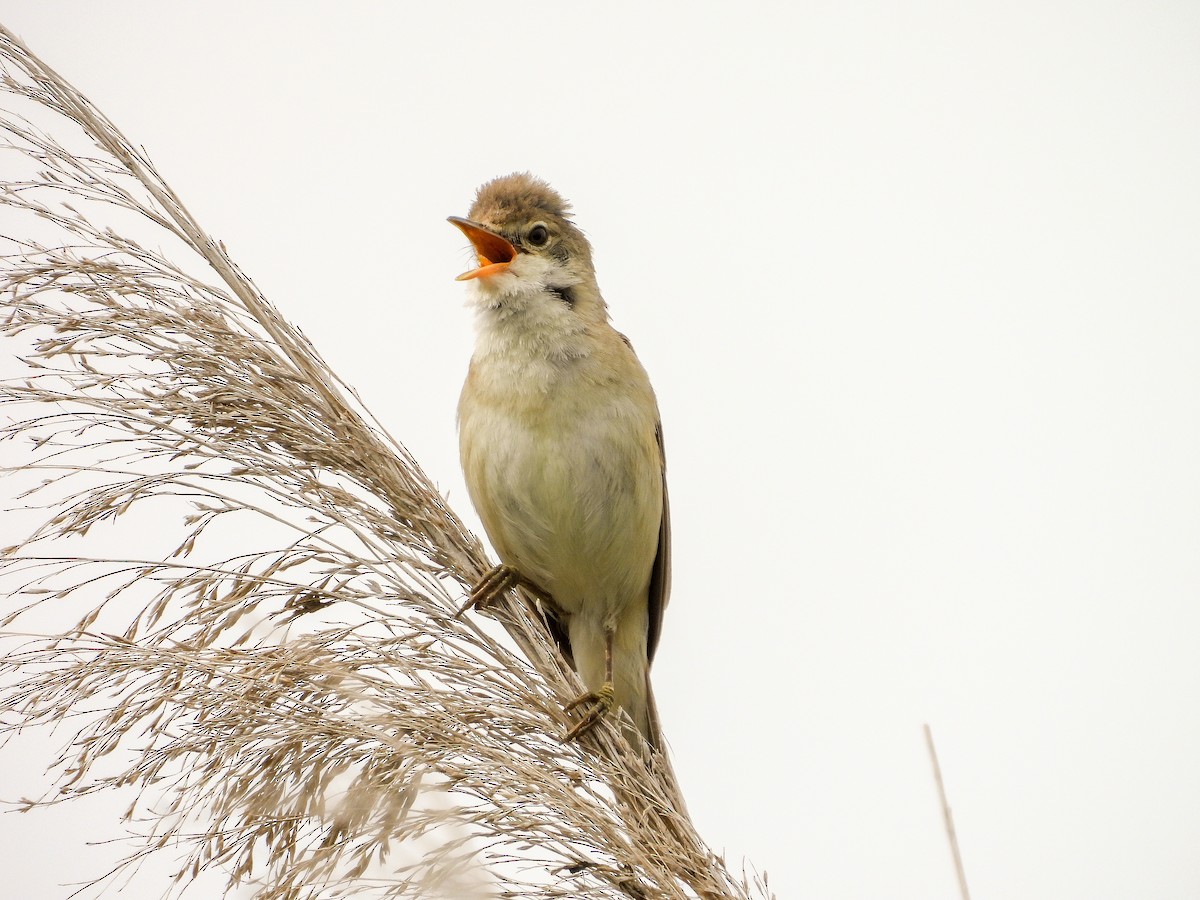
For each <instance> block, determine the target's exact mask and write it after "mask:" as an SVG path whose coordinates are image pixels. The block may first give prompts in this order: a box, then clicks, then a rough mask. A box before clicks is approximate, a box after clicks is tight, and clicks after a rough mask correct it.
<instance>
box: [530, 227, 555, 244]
mask: <svg viewBox="0 0 1200 900" xmlns="http://www.w3.org/2000/svg"><path fill="white" fill-rule="evenodd" d="M525 240H527V241H528V242H529V245H530V246H531V247H545V246H546V242H547V241H549V240H550V232H549V230H548V229H547V228H546V226H545V225H534V226H533V227H532V228H530V229H529V234H527V235H525Z"/></svg>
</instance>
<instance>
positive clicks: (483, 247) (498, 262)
mask: <svg viewBox="0 0 1200 900" xmlns="http://www.w3.org/2000/svg"><path fill="white" fill-rule="evenodd" d="M448 221H449V222H450V224H451V225H454V226H455V227H456V228H458V230H459V231H461V232H462V233H463V234H465V235H466V236H467V239H468V240H470V242H471V246H472V247H474V248H475V255H476V256H478V257H479V268H478V269H472V270H471V271H470V272H463V273H462V274H461V275H459V276H458V278H456V279H455V281H468V280H470V279H472V278H489V277H491V276H492V275H499V274H500V273H501V272H503V271H505V270H506V269H508V267H509V265H511V264H512V261H513V260H514V259H516V258H517V248H516V247H514V246H513V245H512V244H510V243H509V242H508V241H506V240H505V239H504V238H502V237H500V235H498V234H495V233H493V232H491V231H488V230H487V229H486V228H484V227H483V226H482V225H479V224H477V223H475V222H472V221H471V220H470V219H460V218H459V217H458V216H450V218H449V219H448Z"/></svg>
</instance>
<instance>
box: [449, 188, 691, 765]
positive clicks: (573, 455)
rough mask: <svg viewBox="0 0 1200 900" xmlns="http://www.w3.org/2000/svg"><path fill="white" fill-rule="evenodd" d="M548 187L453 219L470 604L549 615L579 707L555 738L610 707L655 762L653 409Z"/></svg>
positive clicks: (666, 539) (657, 461) (659, 495)
mask: <svg viewBox="0 0 1200 900" xmlns="http://www.w3.org/2000/svg"><path fill="white" fill-rule="evenodd" d="M570 215H571V214H570V206H569V205H568V204H567V202H566V201H564V200H563V198H562V197H561V196H559V194H557V193H556V192H555V191H554V190H553V189H552V188H551V187H550V186H549V185H548V184H546V183H545V182H544V181H540V180H538V179H536V178H534V177H533V176H531V175H528V174H514V175H509V176H506V177H504V178H497V179H496V180H495V181H492V182H489V183H488V184H485V185H484V186H483V187H481V188H480V189H479V192H478V194H477V196H476V198H475V202H474V204H473V205H472V206H471V210H470V218H469V219H461V218H457V217H451V218H450V221H451V222H452V223H453V224H454V225H456V226H458V228H460V229H461V230H462V231H463V233H464V234H466V236H467V237H468V238H469V239H470V241H471V244H472V245H473V247H474V250H475V253H476V255H477V256H478V259H479V267H478V268H476V269H473V270H472V271H469V272H466V273H464V274H462V275H460V276H459V279H460V280H465V281H468V282H469V286H470V289H469V294H468V296H469V299H470V303H471V305H473V306H474V308H475V310H476V313H477V323H478V336H477V341H476V345H475V353H474V356H473V357H472V359H471V367H470V371H469V372H468V374H467V381H466V384H465V385H464V387H463V391H462V397H461V399H460V400H459V405H458V424H459V449H460V453H461V457H462V466H463V472H464V474H465V476H466V482H467V488H468V490H469V492H470V495H471V501H472V502H473V503H474V504H475V508H476V510H478V512H479V517H480V518H481V519H482V520H483V527H484V528H485V529H486V530H487V533H488V537H489V538H490V539H491V542H492V545H493V546H494V547H495V548H496V552H497V553H498V554H499V556H500V559H501V562H502V563H503V565H501V566H499V567H497V569H495V570H493V572H491V573H489V575H488V577H487V578H485V579H484V581H483V582H482V583H481V584H480V586H479V587H478V588H476V590H475V591H474V592H473V594H472V601H473V602H486V600H487V599H489V598H490V597H491V596H494V595H495V594H497V593H499V592H500V591H502V590H504V589H506V588H507V587H509V586H511V585H512V584H514V583H516V582H517V581H522V582H524V583H526V584H527V585H529V586H530V587H531V588H532V589H533V590H534V591H535V592H536V593H539V594H541V595H542V596H543V598H545V599H548V600H549V601H550V606H551V610H552V614H553V615H554V616H556V617H557V619H558V624H559V625H560V626H561V631H563V632H565V635H566V638H567V641H568V643H569V647H567V648H565V649H566V650H567V651H568V653H569V658H571V659H572V664H573V665H574V667H575V669H576V671H577V672H578V673H579V675H580V677H581V678H582V679H583V682H584V684H585V685H586V686H587V687H588V690H589V693H588V694H585V695H584V696H583V697H580V698H578V699H577V700H576V701H575V702H573V703H571V704H569V705H568V707H567V711H570V710H571V709H573V708H575V707H579V706H585V707H587V713H586V714H585V716H584V718H583V719H582V721H580V722H579V723H578V724H577V725H576V726H575V727H574V728H573V729H572V730H571V732H570V733H569V734H568V738H573V737H575V736H577V735H578V734H580V733H582V732H583V731H586V730H587V729H588V728H590V727H591V726H592V725H593V724H595V722H596V721H597V720H598V719H599V718H600V717H601V716H603V715H604V714H605V713H606V712H607V711H608V709H609V708H610V707H611V706H612V704H613V703H614V702H615V703H616V704H617V705H618V706H620V707H621V708H622V709H624V710H625V712H627V713H628V714H629V717H630V718H631V719H632V720H633V723H634V725H636V726H637V730H638V732H639V733H640V734H641V735H642V736H643V737H645V739H646V740H647V741H648V742H649V744H650V745H651V746H652V747H655V748H658V747H660V746H661V735H660V733H659V725H658V717H657V714H656V712H655V709H654V700H653V695H652V694H651V691H650V680H649V672H650V661H651V660H652V659H653V658H654V650H655V648H656V646H657V644H658V638H659V633H660V631H661V628H662V617H663V610H664V609H665V607H666V605H667V597H668V593H669V590H670V547H671V541H670V528H669V519H668V512H667V490H666V481H665V478H664V472H665V468H664V465H665V464H664V458H663V447H662V429H661V425H660V422H659V415H658V405H657V403H656V401H655V398H654V391H653V390H652V389H651V387H650V380H649V378H648V377H647V376H646V372H645V370H644V369H643V368H642V366H641V363H639V362H638V359H637V356H636V355H634V352H633V349H632V347H631V346H630V344H629V341H628V340H627V339H626V338H625V337H624V336H623V335H621V334H619V333H618V332H617V331H616V330H615V329H614V328H613V327H612V325H610V324H609V321H608V307H607V306H606V305H605V303H604V299H603V298H602V297H601V296H600V289H599V288H598V287H597V284H596V274H595V271H594V269H593V267H592V250H591V246H590V245H589V244H588V241H587V238H585V237H584V236H583V233H582V232H581V231H580V230H579V229H578V228H577V227H576V226H575V225H574V224H573V223H572V221H571V218H570Z"/></svg>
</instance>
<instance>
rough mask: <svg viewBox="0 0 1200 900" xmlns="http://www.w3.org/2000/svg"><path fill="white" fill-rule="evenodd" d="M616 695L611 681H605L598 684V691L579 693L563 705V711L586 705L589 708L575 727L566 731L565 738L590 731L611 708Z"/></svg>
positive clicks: (575, 736) (572, 737)
mask: <svg viewBox="0 0 1200 900" xmlns="http://www.w3.org/2000/svg"><path fill="white" fill-rule="evenodd" d="M615 696H616V691H615V690H614V689H613V684H612V682H611V681H606V682H604V684H602V685H600V690H598V691H588V692H587V693H586V694H580V695H579V696H578V697H576V698H575V699H574V700H572V701H571V702H570V703H568V704H567V705H566V706H564V707H563V712H568V713H569V712H570V711H571V710H573V709H577V708H579V707H581V706H585V705H586V706H588V707H589V709H588V711H587V713H586V714H585V715H584V717H583V718H582V719H581V720H580V721H579V722H577V723H576V724H575V727H574V728H572V729H571V730H570V731H568V732H567V740H568V741H573V740H575V739H576V738H577V737H579V736H580V735H583V734H586V733H587V732H589V731H591V730H592V729H593V728H594V727H595V726H596V723H597V722H599V721H600V720H601V719H602V718H604V716H606V715H607V714H608V711H609V710H610V709H612V708H613V706H614V703H613V698H614V697H615Z"/></svg>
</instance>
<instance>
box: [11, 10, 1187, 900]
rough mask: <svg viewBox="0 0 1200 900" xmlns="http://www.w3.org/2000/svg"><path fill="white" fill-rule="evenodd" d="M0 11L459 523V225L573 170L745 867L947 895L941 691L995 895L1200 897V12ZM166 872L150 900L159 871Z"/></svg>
mask: <svg viewBox="0 0 1200 900" xmlns="http://www.w3.org/2000/svg"><path fill="white" fill-rule="evenodd" d="M0 21H2V22H3V23H4V24H5V25H7V26H8V27H9V28H12V29H14V30H15V31H16V32H17V33H18V34H19V35H20V36H21V37H23V38H24V39H25V40H26V41H27V42H28V44H29V45H30V47H31V48H32V49H33V50H34V52H36V53H38V54H40V55H41V56H42V57H43V58H44V59H45V60H46V61H47V62H48V63H49V64H50V65H51V66H53V67H55V68H57V69H58V70H59V71H60V72H61V73H62V74H64V75H65V76H66V77H67V78H68V79H69V80H71V81H72V82H73V83H74V84H75V85H76V86H77V87H79V88H80V89H81V90H83V91H84V93H86V94H87V95H88V96H89V97H91V99H92V100H93V101H95V102H96V103H97V105H98V106H99V107H100V108H101V109H102V110H103V111H105V112H106V113H107V114H108V115H109V117H110V118H112V119H113V120H114V121H115V122H116V123H117V124H118V126H119V127H121V128H122V129H123V130H124V131H125V132H126V134H128V135H129V136H130V138H131V139H132V140H133V141H134V142H135V143H139V144H142V145H144V146H145V147H147V149H148V150H149V152H150V154H151V156H152V158H153V159H154V160H155V161H156V163H157V165H158V167H159V169H160V171H161V172H162V173H163V174H164V175H165V177H166V178H167V180H168V181H169V182H170V183H171V185H172V186H173V187H174V188H175V190H176V191H177V192H178V193H179V194H180V195H181V196H182V197H183V198H184V200H185V202H186V203H187V204H188V205H189V207H190V208H191V210H192V211H193V212H194V213H195V214H196V215H197V216H198V218H199V219H200V221H201V222H202V223H203V225H204V226H205V227H206V228H207V229H208V230H209V231H210V232H211V233H212V234H214V235H215V236H217V237H219V238H220V239H222V240H224V241H225V243H226V244H227V246H228V247H229V248H230V250H231V252H232V253H233V255H234V257H235V258H236V259H237V260H238V262H239V263H240V264H241V265H242V267H243V268H244V269H245V270H246V271H247V272H248V273H249V274H250V275H251V276H252V277H253V278H254V279H255V280H256V281H257V283H258V284H259V286H260V287H261V288H262V289H263V290H264V291H265V292H266V294H267V295H268V296H269V297H270V298H271V299H272V300H273V301H274V302H275V304H276V305H278V306H279V307H280V308H281V309H282V311H283V312H284V314H285V315H286V316H288V317H289V318H290V319H291V320H292V321H294V322H296V323H297V324H299V325H300V326H301V327H302V328H303V329H304V331H305V332H306V333H307V334H308V335H309V337H310V338H311V339H312V340H313V341H314V342H315V343H316V345H317V346H318V348H319V349H320V350H321V351H322V352H323V354H324V355H325V357H326V359H327V360H328V361H329V362H330V363H331V365H332V366H333V367H334V369H335V370H337V371H338V372H339V373H341V374H342V376H344V377H345V379H346V380H347V381H348V382H349V383H350V384H352V385H355V386H356V387H357V388H358V389H359V391H360V393H361V394H362V396H363V398H364V399H365V401H366V402H367V404H368V405H369V406H370V407H371V408H372V409H373V410H374V412H375V413H376V414H377V415H378V416H379V418H380V419H381V420H382V421H383V423H384V424H385V425H386V426H387V427H388V428H389V429H390V430H391V431H392V433H393V434H395V435H396V436H397V437H399V438H400V439H401V440H402V441H404V442H405V443H406V444H407V445H408V447H409V448H410V449H411V450H412V452H413V453H414V454H415V455H416V457H417V458H418V459H419V460H420V461H421V462H422V464H423V465H424V466H425V468H426V470H427V471H428V472H429V474H430V475H431V476H432V477H433V478H434V480H435V481H436V482H437V483H438V484H439V485H441V486H442V487H443V489H444V490H446V491H447V492H448V493H449V496H450V499H451V502H452V503H453V504H454V505H455V506H456V508H457V509H458V510H459V511H460V512H461V513H463V514H464V515H469V513H470V510H469V504H468V503H467V501H466V499H465V498H466V494H465V491H464V489H463V487H462V483H461V478H460V474H459V471H458V463H457V449H456V438H455V433H454V405H455V402H456V399H457V394H458V390H459V386H460V384H461V379H462V376H463V374H464V372H465V367H466V363H467V358H468V356H469V353H470V347H471V327H472V326H471V319H470V315H469V314H468V312H467V310H466V309H465V308H464V306H463V302H462V286H461V285H458V284H455V283H454V281H453V277H454V276H455V275H456V274H458V273H459V272H460V271H462V270H463V269H464V268H465V267H466V266H467V264H468V261H469V259H470V255H469V253H468V252H467V251H466V248H465V246H464V243H465V242H464V241H463V238H462V236H461V235H460V234H459V233H458V232H457V231H456V230H455V229H453V228H452V227H450V226H449V225H448V224H446V222H445V221H444V220H445V217H446V216H447V215H451V214H464V213H465V212H466V210H467V208H468V206H469V204H470V201H471V198H472V195H473V192H474V189H475V187H476V186H477V185H479V184H480V183H481V182H483V181H485V180H488V179H490V178H492V177H494V176H496V175H501V174H506V173H508V172H511V171H514V170H525V169H528V170H531V171H533V172H534V173H536V174H538V175H540V176H542V177H544V178H546V179H548V180H549V181H550V182H551V183H552V184H554V185H555V186H556V187H557V188H558V189H559V190H561V191H562V192H563V193H564V194H565V195H566V196H567V197H569V198H571V199H572V200H573V201H574V203H575V207H576V212H577V221H578V222H579V223H580V225H581V226H582V227H583V228H584V229H585V230H586V231H587V233H588V234H589V235H590V237H591V239H592V241H593V244H594V246H595V250H596V262H597V266H598V272H599V277H600V283H601V287H602V288H603V290H604V292H605V295H606V297H607V299H608V301H609V304H610V307H611V310H612V314H613V319H614V321H615V323H616V325H617V326H618V327H619V328H620V329H621V330H623V331H625V332H626V333H628V334H629V335H630V337H631V338H632V339H633V341H634V344H635V346H636V347H637V349H638V352H639V354H640V356H641V358H642V360H643V362H644V363H645V365H646V367H647V369H648V370H649V371H650V374H651V377H652V378H653V380H654V383H655V386H656V388H657V391H658V395H659V401H660V405H661V407H662V412H663V420H664V426H665V429H666V435H667V450H668V459H669V472H670V487H671V501H672V511H673V514H674V520H673V525H674V537H675V575H674V595H673V601H672V605H671V608H670V610H669V613H668V617H667V621H666V628H665V632H664V638H663V643H662V646H661V649H660V653H659V657H658V660H657V662H656V666H655V684H656V688H657V693H658V698H659V706H660V709H661V711H662V714H663V718H664V720H665V726H666V730H667V734H668V736H669V739H670V742H671V744H672V746H673V748H674V754H675V759H676V763H677V767H678V770H679V773H680V777H681V779H682V781H683V784H684V787H685V790H686V792H687V794H688V797H689V802H690V808H691V811H692V813H693V815H694V817H695V819H696V822H697V824H698V827H699V829H700V831H701V833H702V834H704V835H705V836H706V837H707V839H708V840H709V842H710V843H711V844H712V845H713V846H714V847H715V848H717V849H718V850H724V851H725V853H726V854H727V858H728V859H729V860H730V862H731V864H732V865H733V866H734V867H735V868H736V867H739V866H740V865H741V860H742V859H743V857H745V858H747V859H748V860H750V861H751V862H752V863H753V865H754V866H755V867H757V868H758V869H759V870H763V869H765V870H766V871H767V872H768V873H769V875H770V881H771V883H772V885H773V886H774V888H775V889H776V890H777V891H778V893H779V896H780V898H781V900H783V898H808V897H811V898H952V897H954V896H956V890H957V889H956V886H955V882H954V876H953V870H952V867H951V862H950V857H949V852H948V850H947V847H946V843H945V839H944V835H943V833H942V825H941V820H940V813H939V810H938V806H937V802H936V797H935V793H934V788H933V783H932V778H931V775H930V769H929V763H928V760H927V757H926V752H925V746H924V743H923V737H922V733H921V724H922V723H923V722H929V723H931V724H932V725H933V728H934V733H935V736H936V738H937V740H938V746H939V750H940V753H941V757H942V763H943V769H944V772H945V776H946V780H947V787H948V789H949V791H950V794H951V800H952V803H953V805H954V809H955V813H956V818H957V824H958V829H959V836H960V840H961V844H962V849H963V854H964V858H965V863H966V867H967V872H968V878H969V881H970V883H971V886H972V889H973V893H974V896H975V897H976V900H980V898H989V897H992V898H1000V897H1004V898H1021V900H1035V898H1055V900H1059V898H1089V900H1097V898H1131V897H1139V898H1142V897H1145V898H1189V900H1191V898H1195V897H1197V896H1200V696H1198V694H1200V653H1198V652H1197V644H1198V635H1200V602H1198V599H1200V597H1198V594H1200V468H1198V466H1200V363H1198V361H1197V342H1198V339H1200V297H1198V291H1197V288H1198V287H1200V6H1197V5H1196V4H1195V3H1192V2H1176V3H1171V2H1147V3H1132V2H1131V3H1114V2H1104V0H1100V2H1086V3H1085V2H1078V3H1070V2H1047V0H1032V2H1023V0H1017V2H1007V3H1003V4H973V3H962V2H943V3H939V2H927V0H921V2H914V3H905V4H896V3H890V2H880V3H867V2H824V3H811V2H796V3H778V4H767V3H752V2H743V3H737V4H714V3H687V4H684V3H672V4H668V3H661V4H658V5H651V4H648V3H628V4H626V3H613V2H607V3H602V4H567V3H559V4H537V3H517V4H512V3H499V2H495V0H493V2H490V3H468V4H460V3H441V4H439V3H427V4H391V5H387V6H385V5H384V4H345V3H343V4H336V5H335V4H332V3H329V4H321V5H318V4H309V5H305V4H297V3H287V4H284V3H247V2H239V3H228V2H211V0H210V2H206V3H203V4H170V3H161V2H155V3H131V2H113V0H107V2H104V3H96V2H87V3H83V2H55V3H44V2H18V3H13V2H10V3H8V4H6V8H5V9H4V11H3V12H2V13H0ZM469 520H470V521H471V522H475V519H474V517H473V516H470V518H469ZM2 527H3V526H2V525H0V528H2ZM3 537H4V540H3V541H0V543H7V542H9V541H10V540H11V539H12V538H14V537H16V535H5V536H3ZM64 736H65V735H64ZM60 737H61V736H60ZM46 746H49V745H43V744H42V743H41V742H40V741H38V740H36V739H34V738H30V739H28V740H25V741H23V742H22V743H21V745H20V746H19V747H16V748H13V749H11V750H10V751H8V752H6V753H5V754H4V755H3V757H0V765H3V766H4V768H3V770H2V771H0V797H4V798H6V799H11V798H13V797H16V796H19V795H21V794H26V793H31V792H35V791H37V790H38V785H39V784H41V783H42V782H41V781H40V773H41V770H42V768H43V764H44V763H45V762H46V761H47V760H46V759H45V757H44V756H42V755H41V754H44V753H46V752H47V750H46ZM123 802H127V798H126V799H125V800H124V801H116V802H111V803H108V804H105V803H103V802H99V803H91V804H89V805H87V806H85V807H81V808H80V809H78V810H72V809H66V810H62V811H59V812H57V813H41V814H39V813H32V814H29V815H24V816H18V815H0V846H2V847H3V848H4V849H3V858H4V863H3V867H4V884H3V885H2V886H0V895H3V896H6V897H7V896H11V897H21V898H25V897H65V896H66V895H67V894H68V893H69V890H68V889H67V888H63V887H59V885H62V884H64V883H66V882H70V881H77V880H79V879H80V878H83V877H86V876H89V875H91V876H94V875H96V874H99V873H100V872H102V871H103V870H104V869H105V867H106V864H105V862H104V861H105V860H106V859H111V858H115V855H116V854H117V853H118V852H119V850H120V848H119V847H114V846H111V845H104V846H100V847H95V848H89V847H87V846H85V842H87V841H106V840H108V839H110V838H113V837H118V836H120V834H121V829H120V827H119V826H118V825H117V824H116V814H117V813H118V812H119V811H120V809H121V808H122V806H123ZM161 871H168V869H165V868H164V869H162V870H161ZM145 875H146V878H145V880H144V881H140V882H135V883H134V886H133V887H131V888H129V889H127V890H126V891H125V892H124V893H123V894H122V895H121V896H124V897H132V898H143V897H146V898H149V897H157V896H158V895H159V893H160V892H161V890H162V889H163V888H164V887H166V884H165V882H164V881H163V880H162V879H163V876H162V874H161V873H160V871H159V870H157V869H155V868H153V867H151V868H149V869H148V870H147V872H146V873H145Z"/></svg>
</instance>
